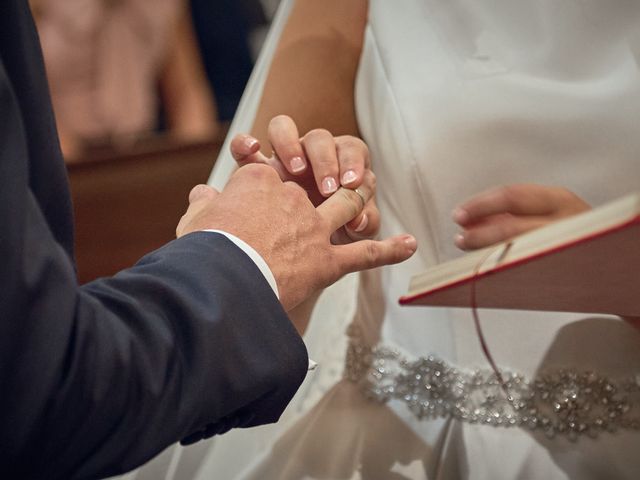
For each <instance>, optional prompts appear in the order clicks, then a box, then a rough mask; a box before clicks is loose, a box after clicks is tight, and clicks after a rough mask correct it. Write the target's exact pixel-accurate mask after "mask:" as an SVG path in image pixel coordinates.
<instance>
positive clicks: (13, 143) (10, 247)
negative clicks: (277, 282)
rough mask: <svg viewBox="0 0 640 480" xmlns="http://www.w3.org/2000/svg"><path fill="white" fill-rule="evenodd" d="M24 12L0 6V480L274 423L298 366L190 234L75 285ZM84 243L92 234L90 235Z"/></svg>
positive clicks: (244, 267) (220, 250)
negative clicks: (103, 276)
mask: <svg viewBox="0 0 640 480" xmlns="http://www.w3.org/2000/svg"><path fill="white" fill-rule="evenodd" d="M43 70H44V69H43V66H42V59H41V53H40V49H39V45H38V39H37V35H36V33H35V29H34V26H33V21H32V19H31V15H30V13H29V10H28V5H27V0H4V1H3V3H2V6H1V7H0V221H1V227H0V261H1V262H2V266H1V267H0V477H2V478H48V479H49V478H51V479H55V478H65V479H66V478H95V477H102V476H108V475H113V474H116V473H120V472H124V471H126V470H129V469H131V468H133V467H135V466H137V465H139V464H141V463H143V462H144V461H146V460H148V459H149V458H151V457H152V456H154V455H155V454H157V453H158V452H160V451H161V450H162V449H163V448H164V447H166V446H168V445H169V444H171V443H173V442H175V441H177V440H179V439H184V438H186V440H187V441H197V440H198V439H200V438H204V437H208V436H211V435H213V434H216V433H221V432H224V431H226V430H228V429H229V428H232V427H239V426H250V425H258V424H262V423H267V422H274V421H276V420H277V419H278V417H279V415H280V414H281V412H282V410H283V409H284V407H285V406H286V404H287V403H288V401H289V400H290V398H291V397H292V396H293V394H294V392H295V391H296V389H297V388H298V386H299V384H300V383H301V381H302V379H303V378H304V376H305V373H306V368H307V355H306V350H305V348H304V345H303V343H302V341H301V339H300V337H299V336H298V335H297V333H296V332H295V329H294V328H293V327H292V326H291V324H290V323H289V320H288V318H287V316H286V314H285V312H284V311H283V309H282V307H281V306H280V304H279V302H278V301H277V299H276V297H275V295H274V294H273V292H272V291H271V289H270V287H269V285H268V284H267V282H266V281H265V280H264V278H263V276H262V274H261V273H260V272H259V270H258V269H257V267H256V266H255V264H254V263H253V262H252V261H251V260H250V259H248V257H247V256H246V255H245V254H244V253H243V252H242V251H241V250H240V249H238V248H237V247H236V246H235V245H233V244H232V243H231V242H230V241H228V240H227V239H226V238H225V237H224V236H221V235H218V234H214V233H205V232H201V233H193V234H191V235H187V236H185V237H183V238H180V239H178V240H175V241H173V242H171V243H169V244H167V245H166V246H164V247H163V248H161V249H159V250H157V251H155V252H153V253H150V254H149V255H147V256H145V257H144V258H143V259H142V260H140V262H139V263H138V264H136V265H135V266H134V267H132V268H130V269H128V270H125V271H123V272H120V273H119V274H117V275H116V276H114V277H112V278H106V279H101V280H98V281H95V282H92V283H89V284H87V285H84V286H79V285H78V283H77V280H76V275H75V270H74V264H73V255H72V250H73V229H72V223H73V222H72V215H71V202H70V197H69V193H68V185H67V180H66V175H65V171H64V164H63V161H62V157H61V154H60V149H59V145H58V140H57V136H56V131H55V126H54V121H53V114H52V110H51V106H50V101H49V97H48V91H47V85H46V80H45V76H44V71H43ZM99 233H100V232H96V234H97V235H99Z"/></svg>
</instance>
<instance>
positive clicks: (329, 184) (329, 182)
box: [322, 177, 338, 195]
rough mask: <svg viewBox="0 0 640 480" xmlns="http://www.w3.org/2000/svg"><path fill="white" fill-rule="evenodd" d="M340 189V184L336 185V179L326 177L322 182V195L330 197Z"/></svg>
mask: <svg viewBox="0 0 640 480" xmlns="http://www.w3.org/2000/svg"><path fill="white" fill-rule="evenodd" d="M337 189H338V184H337V183H336V179H335V178H333V177H325V178H324V180H322V193H324V194H326V195H328V194H330V193H333V192H335V191H336V190H337Z"/></svg>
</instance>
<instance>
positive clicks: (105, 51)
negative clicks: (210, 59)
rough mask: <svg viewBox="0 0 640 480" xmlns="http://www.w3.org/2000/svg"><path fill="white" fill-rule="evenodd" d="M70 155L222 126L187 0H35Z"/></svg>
mask: <svg viewBox="0 0 640 480" xmlns="http://www.w3.org/2000/svg"><path fill="white" fill-rule="evenodd" d="M31 6H32V9H33V12H34V16H35V17H36V21H37V24H38V30H39V33H40V38H41V42H42V46H43V52H44V57H45V62H46V66H47V73H48V76H49V83H50V88H51V95H52V100H53V105H54V110H55V115H56V120H57V124H58V131H59V134H60V141H61V145H62V149H63V152H64V154H65V158H66V159H67V160H73V159H74V158H76V157H78V156H80V155H81V154H82V153H83V152H85V151H86V149H87V148H91V147H95V146H119V147H122V146H128V145H131V144H132V143H134V142H135V141H136V140H138V139H140V138H144V137H147V136H149V135H151V134H153V133H156V132H158V131H160V130H162V131H166V132H168V133H169V134H170V135H171V136H172V137H174V138H176V139H179V140H181V141H196V140H199V139H204V138H210V137H212V136H214V135H216V134H217V132H218V128H219V127H218V120H217V115H216V107H215V101H214V98H213V94H212V92H211V90H210V88H209V86H208V82H207V80H206V76H205V74H204V69H203V67H202V61H201V58H200V54H199V51H198V46H197V42H196V40H195V36H194V33H193V26H192V23H191V18H190V12H189V9H188V5H187V4H186V3H185V2H184V1H183V0H66V1H64V2H59V1H55V0H31Z"/></svg>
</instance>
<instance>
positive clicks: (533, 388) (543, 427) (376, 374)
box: [344, 337, 640, 441]
mask: <svg viewBox="0 0 640 480" xmlns="http://www.w3.org/2000/svg"><path fill="white" fill-rule="evenodd" d="M502 375H503V380H504V382H505V385H506V388H507V391H508V392H509V395H508V396H507V395H506V394H505V393H504V391H503V389H502V386H501V385H500V382H499V381H498V379H497V378H496V375H495V373H494V372H493V371H490V370H487V371H482V370H474V371H462V370H459V369H457V368H454V367H453V366H451V365H448V364H447V363H446V362H444V361H442V360H440V359H438V358H435V357H433V356H429V357H422V358H418V359H417V360H407V359H406V358H404V357H403V356H402V355H401V354H400V353H399V352H397V351H395V350H392V349H390V348H386V347H381V346H378V347H374V348H372V347H369V346H366V345H364V344H363V343H360V342H359V341H358V340H357V338H353V337H352V338H351V341H350V343H349V348H348V350H347V358H346V365H345V373H344V376H345V378H347V379H348V380H350V381H353V382H355V383H357V384H359V385H360V387H361V388H362V389H363V391H364V393H365V395H366V396H367V397H369V398H371V399H374V400H377V401H379V402H388V401H391V400H400V401H402V402H404V403H405V404H406V405H407V407H408V408H409V410H410V411H411V412H413V413H414V414H415V415H416V417H417V418H418V419H432V418H443V417H451V418H454V419H456V420H460V421H463V422H467V423H475V424H485V425H491V426H495V427H522V428H527V429H529V430H540V431H542V432H544V434H545V435H546V436H547V437H549V438H554V437H555V436H556V435H561V436H565V437H566V438H568V439H569V440H572V441H576V440H577V439H578V438H579V437H581V436H588V437H591V438H596V437H597V436H598V435H599V434H601V433H603V432H610V433H613V432H616V431H617V430H635V431H638V430H640V373H638V374H636V375H635V376H633V377H629V378H621V379H611V378H606V377H604V376H601V375H599V374H597V373H595V372H592V371H577V370H568V369H563V370H556V371H551V372H547V373H543V374H540V375H538V376H537V377H536V378H534V379H530V380H529V379H526V378H525V377H524V376H523V375H520V374H517V373H510V372H502Z"/></svg>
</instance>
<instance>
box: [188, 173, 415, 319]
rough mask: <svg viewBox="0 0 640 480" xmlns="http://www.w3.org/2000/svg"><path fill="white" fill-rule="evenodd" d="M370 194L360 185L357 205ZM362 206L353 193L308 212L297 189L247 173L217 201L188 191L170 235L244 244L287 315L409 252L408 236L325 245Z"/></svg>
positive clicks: (201, 190) (342, 192) (341, 193)
mask: <svg viewBox="0 0 640 480" xmlns="http://www.w3.org/2000/svg"><path fill="white" fill-rule="evenodd" d="M374 188H375V186H374V185H373V183H372V181H369V183H367V179H366V178H365V179H364V183H363V184H362V185H361V186H360V189H359V191H360V192H361V194H363V195H364V196H365V199H364V201H365V203H366V201H368V200H369V198H370V197H371V195H372V193H373V190H374ZM362 204H363V199H361V197H360V195H359V194H358V193H356V192H354V191H353V190H349V189H344V188H341V189H339V190H338V191H337V192H336V193H335V194H334V195H332V196H331V197H330V198H329V199H327V200H326V201H325V202H323V203H322V204H321V205H319V206H318V207H317V208H316V207H314V205H313V204H312V203H311V201H310V200H309V198H308V196H307V193H306V192H305V191H304V190H303V189H302V188H301V187H300V186H298V185H296V184H295V183H293V182H283V181H282V180H281V179H280V178H279V176H278V174H277V173H276V171H275V170H274V169H273V168H271V167H268V166H265V165H247V166H246V167H243V168H241V169H239V170H238V171H237V172H236V173H235V174H234V175H233V176H232V177H231V179H230V180H229V182H228V183H227V185H226V187H225V188H224V190H223V191H222V192H220V193H218V192H216V191H215V190H214V189H212V188H211V187H208V186H206V185H198V186H196V187H194V189H193V190H192V191H191V194H190V196H189V208H188V209H187V212H186V213H185V215H184V216H183V217H182V218H181V220H180V223H179V224H178V227H177V229H176V233H177V235H178V236H179V237H180V236H182V235H186V234H188V233H191V232H194V231H200V230H206V229H218V230H222V231H225V232H228V233H230V234H232V235H235V236H237V237H239V238H241V239H242V240H244V241H245V242H247V243H248V244H249V245H251V246H252V247H253V248H254V249H255V250H256V251H257V252H258V253H259V254H260V255H261V256H262V257H263V258H264V259H265V261H266V262H267V264H268V265H269V268H270V269H271V271H272V272H273V274H274V276H275V278H276V283H277V285H278V290H279V291H280V301H281V302H282V304H283V306H284V308H285V309H286V310H287V311H288V310H290V309H292V308H293V307H295V306H296V305H298V304H299V303H300V302H301V301H303V300H304V299H306V298H307V297H309V296H310V295H311V294H313V293H314V292H316V291H318V290H320V289H322V288H324V287H326V286H328V285H330V284H331V283H333V282H335V281H336V280H338V279H339V278H340V277H342V276H343V275H345V274H346V273H350V272H354V271H358V270H365V269H368V268H373V267H379V266H382V265H388V264H392V263H398V262H401V261H403V260H406V259H407V258H409V257H410V256H411V255H412V254H413V253H414V252H415V250H416V241H415V239H414V238H413V237H412V236H410V235H402V236H397V237H392V238H389V239H386V240H382V241H374V240H361V241H356V242H353V243H350V244H348V245H332V244H331V241H330V238H331V235H332V234H333V233H334V232H335V231H336V230H337V229H339V228H340V227H341V226H343V225H344V224H345V223H348V222H349V221H350V220H352V219H353V218H355V217H357V216H358V215H359V214H360V212H361V210H362Z"/></svg>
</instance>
